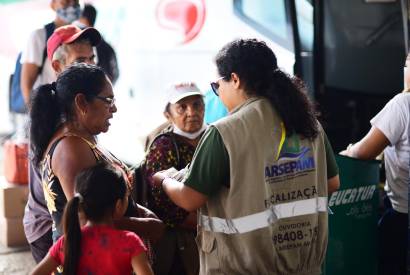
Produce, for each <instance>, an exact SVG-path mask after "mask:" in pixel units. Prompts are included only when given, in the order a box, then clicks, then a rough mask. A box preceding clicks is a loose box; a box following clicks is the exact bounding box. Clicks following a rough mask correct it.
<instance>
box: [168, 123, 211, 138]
mask: <svg viewBox="0 0 410 275" xmlns="http://www.w3.org/2000/svg"><path fill="white" fill-rule="evenodd" d="M173 126H174V131H173V132H174V133H175V134H177V135H180V136H183V137H186V138H188V139H196V138H197V137H199V135H200V134H202V133H203V132H204V131H205V130H206V128H207V127H208V126H207V125H206V123H205V122H204V123H203V124H202V127H201V129H199V130H198V131H196V132H195V133H187V132H185V131H182V130H181V129H179V128H178V127H177V126H176V125H175V124H174V125H173Z"/></svg>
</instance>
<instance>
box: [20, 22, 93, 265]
mask: <svg viewBox="0 0 410 275" xmlns="http://www.w3.org/2000/svg"><path fill="white" fill-rule="evenodd" d="M100 40H101V36H100V33H99V32H98V31H97V30H96V29H94V28H88V29H85V30H80V29H79V28H77V27H76V26H73V25H67V26H63V27H60V28H57V29H56V30H55V31H54V33H53V34H52V36H51V37H50V39H49V40H48V42H47V48H48V61H49V62H50V63H51V66H52V68H53V70H54V75H59V74H60V73H61V72H62V71H64V69H65V68H66V67H68V66H69V65H71V64H73V63H77V62H85V63H88V64H95V62H94V58H95V56H94V51H93V47H94V46H95V45H97V44H98V43H99V41H100ZM23 225H24V232H25V235H26V238H27V240H28V242H29V245H30V249H31V253H32V255H33V258H34V260H35V261H36V262H37V263H38V262H40V261H41V260H42V259H43V258H44V256H45V255H46V254H47V251H48V249H49V248H50V247H51V245H52V244H53V240H52V237H51V235H52V233H51V226H52V219H51V216H50V213H49V212H48V209H47V205H46V201H45V198H44V192H43V187H42V183H41V176H40V171H39V170H38V169H37V168H36V167H35V166H34V165H33V163H32V162H31V161H30V163H29V196H28V201H27V205H26V208H25V211H24V218H23Z"/></svg>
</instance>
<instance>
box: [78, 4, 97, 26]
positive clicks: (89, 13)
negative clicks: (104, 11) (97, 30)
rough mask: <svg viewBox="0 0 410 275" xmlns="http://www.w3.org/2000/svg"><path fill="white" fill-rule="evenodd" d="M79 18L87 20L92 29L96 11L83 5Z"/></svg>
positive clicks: (92, 7) (87, 5)
mask: <svg viewBox="0 0 410 275" xmlns="http://www.w3.org/2000/svg"><path fill="white" fill-rule="evenodd" d="M81 16H82V17H85V18H87V20H88V23H90V25H91V27H94V24H95V19H96V18H97V10H96V9H95V8H94V6H93V5H91V4H85V5H84V8H83V11H82V13H81Z"/></svg>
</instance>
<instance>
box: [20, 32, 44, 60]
mask: <svg viewBox="0 0 410 275" xmlns="http://www.w3.org/2000/svg"><path fill="white" fill-rule="evenodd" d="M45 47H46V30H45V29H44V28H41V29H37V30H35V31H34V32H32V33H31V34H30V37H29V39H28V41H27V45H26V48H25V49H24V50H23V52H22V55H21V61H20V62H21V64H23V63H32V64H36V65H37V66H39V67H40V66H41V64H42V62H43V55H44V49H45Z"/></svg>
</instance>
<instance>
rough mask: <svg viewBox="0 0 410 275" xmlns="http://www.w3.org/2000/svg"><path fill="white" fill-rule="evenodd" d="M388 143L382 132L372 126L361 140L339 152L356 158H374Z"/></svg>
mask: <svg viewBox="0 0 410 275" xmlns="http://www.w3.org/2000/svg"><path fill="white" fill-rule="evenodd" d="M389 144H390V141H389V140H388V139H387V137H386V136H385V135H384V134H383V132H382V131H380V130H379V129H378V128H377V127H374V126H373V127H372V128H371V129H370V131H369V132H368V133H367V135H366V136H365V137H364V138H363V139H362V140H360V141H359V142H357V143H355V144H354V145H352V146H349V147H348V149H346V150H344V151H342V152H340V154H341V155H345V156H349V157H353V158H358V159H366V160H370V159H375V158H376V157H377V156H378V155H379V154H380V153H381V152H383V150H384V148H386V147H387V146H388V145H389Z"/></svg>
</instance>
